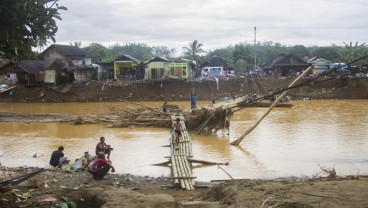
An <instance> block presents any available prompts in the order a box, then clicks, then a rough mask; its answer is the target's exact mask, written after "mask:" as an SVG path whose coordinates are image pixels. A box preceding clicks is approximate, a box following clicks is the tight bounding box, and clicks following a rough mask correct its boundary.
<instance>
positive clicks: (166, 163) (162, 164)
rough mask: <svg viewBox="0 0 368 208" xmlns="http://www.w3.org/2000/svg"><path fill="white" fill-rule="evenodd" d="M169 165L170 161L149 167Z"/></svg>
mask: <svg viewBox="0 0 368 208" xmlns="http://www.w3.org/2000/svg"><path fill="white" fill-rule="evenodd" d="M170 163H171V159H170V160H168V161H166V162H162V163H156V164H151V165H154V166H166V165H168V164H170Z"/></svg>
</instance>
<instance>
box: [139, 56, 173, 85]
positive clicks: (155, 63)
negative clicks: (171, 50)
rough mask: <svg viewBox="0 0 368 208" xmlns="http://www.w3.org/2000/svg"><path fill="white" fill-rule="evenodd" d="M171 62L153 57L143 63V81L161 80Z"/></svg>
mask: <svg viewBox="0 0 368 208" xmlns="http://www.w3.org/2000/svg"><path fill="white" fill-rule="evenodd" d="M169 63H171V60H169V59H167V58H164V57H153V58H150V59H148V60H147V61H145V62H144V64H145V66H146V67H145V73H144V79H153V80H155V79H162V78H164V76H165V75H167V73H168V71H169Z"/></svg>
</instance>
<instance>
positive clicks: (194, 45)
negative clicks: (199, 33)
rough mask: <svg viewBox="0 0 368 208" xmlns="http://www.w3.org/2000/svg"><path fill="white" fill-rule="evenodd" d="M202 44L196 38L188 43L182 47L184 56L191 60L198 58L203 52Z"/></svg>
mask: <svg viewBox="0 0 368 208" xmlns="http://www.w3.org/2000/svg"><path fill="white" fill-rule="evenodd" d="M202 47H203V44H202V43H199V42H198V41H197V40H194V41H193V42H190V43H189V46H188V47H183V50H184V56H185V57H187V58H190V59H191V60H193V61H198V60H199V59H200V56H199V54H201V53H204V52H205V51H204V50H203V49H202Z"/></svg>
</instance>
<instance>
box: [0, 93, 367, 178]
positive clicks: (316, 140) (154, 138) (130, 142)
mask: <svg viewBox="0 0 368 208" xmlns="http://www.w3.org/2000/svg"><path fill="white" fill-rule="evenodd" d="M172 103H173V104H178V105H180V106H181V107H188V106H189V103H188V102H172ZM208 103H209V102H202V103H200V104H202V105H205V104H208ZM141 104H144V105H149V106H155V107H159V106H160V105H162V103H161V102H145V103H141ZM110 105H114V106H117V107H126V106H128V104H127V103H79V104H73V103H69V104H14V103H0V111H10V112H41V113H68V114H89V113H92V112H94V113H105V112H107V111H108V106H110ZM367 105H368V101H367V100H342V101H340V100H328V101H307V102H303V101H297V102H295V107H294V108H278V109H275V110H273V111H272V112H271V113H270V114H269V116H268V117H267V118H266V119H264V121H263V122H262V123H261V124H260V125H259V126H258V127H257V128H256V129H255V130H254V131H253V132H252V133H250V134H249V135H248V136H247V137H246V138H245V139H244V140H243V142H242V143H241V144H240V146H239V147H236V146H230V145H229V140H230V141H233V140H235V139H237V138H238V137H239V136H240V135H241V134H242V133H243V132H244V131H246V130H247V128H249V127H250V126H251V125H252V124H253V122H255V121H256V120H257V119H258V118H259V117H260V116H261V115H262V114H263V113H264V112H265V111H266V109H264V108H263V109H262V108H248V109H244V110H242V111H239V112H237V113H235V115H234V116H233V118H232V121H231V126H230V131H229V135H228V136H223V135H216V136H204V135H192V141H193V154H194V158H195V159H199V160H208V161H214V162H229V163H230V165H229V166H222V168H223V169H224V170H226V172H228V173H229V174H230V175H231V176H232V177H234V178H275V177H286V176H302V175H308V176H310V175H312V174H314V173H317V172H319V171H320V170H319V165H320V166H322V167H325V168H332V167H335V169H336V171H337V174H338V175H339V174H340V175H343V174H344V175H346V174H356V173H357V172H358V171H359V173H360V174H368V152H367V151H366V150H367V148H368V131H367V129H368V108H367V107H366V106H367ZM131 106H134V105H131ZM100 136H105V137H106V141H107V143H108V144H111V145H112V146H113V147H114V150H113V152H112V154H111V159H112V161H113V163H114V165H115V166H116V169H117V172H119V173H131V174H136V175H142V176H144V175H150V176H161V175H165V176H168V175H169V174H170V169H169V168H167V167H157V166H151V165H150V164H154V163H160V162H164V161H166V160H167V159H166V158H165V157H166V156H169V149H168V148H167V147H162V146H164V145H167V144H168V138H169V129H160V128H107V127H105V126H103V125H81V126H74V125H69V124H57V123H32V124H26V123H0V154H1V155H2V156H1V157H0V162H1V164H2V165H6V166H24V165H28V166H42V167H48V160H49V157H50V154H51V152H52V151H53V150H55V149H56V148H57V147H58V146H59V145H64V147H65V151H64V152H65V153H66V155H67V156H68V157H69V158H72V159H74V158H77V157H80V156H81V155H82V154H83V152H85V151H89V152H90V153H91V154H93V153H94V148H95V145H96V144H97V142H98V141H99V137H100ZM36 153H37V154H38V155H43V156H42V157H38V158H33V157H32V155H34V154H36ZM194 175H195V176H197V179H198V180H212V179H229V176H228V175H227V174H226V173H225V172H224V171H222V170H221V169H220V168H218V167H217V166H201V165H195V167H194Z"/></svg>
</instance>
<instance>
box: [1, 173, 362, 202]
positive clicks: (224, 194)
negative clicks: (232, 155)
mask: <svg viewBox="0 0 368 208" xmlns="http://www.w3.org/2000/svg"><path fill="white" fill-rule="evenodd" d="M31 170H32V168H11V169H8V168H3V169H2V172H3V173H2V174H1V175H2V179H4V176H5V175H6V176H7V178H8V179H9V178H10V177H15V176H18V175H20V174H23V173H25V172H27V171H31ZM197 184H199V185H201V188H197V189H196V190H195V191H183V190H180V189H178V188H175V186H174V187H170V186H171V185H172V181H171V179H168V178H164V177H161V178H151V177H149V176H146V177H136V176H132V175H120V174H108V175H107V176H106V178H105V179H103V180H94V179H93V178H92V176H91V175H90V174H89V173H88V172H83V171H82V172H73V173H70V172H66V171H65V170H63V169H59V168H56V169H50V170H46V171H44V172H42V173H40V174H38V175H36V176H34V177H32V178H30V179H28V180H27V181H26V182H22V183H21V184H19V185H15V186H13V187H8V190H7V192H5V193H1V195H0V207H9V208H12V207H61V205H62V204H63V203H69V205H71V204H72V203H75V204H76V205H77V206H76V207H78V208H97V207H103V208H115V207H116V208H120V207H142V208H144V207H173V208H174V207H197V208H199V207H283V208H292V207H295V208H301V207H305V208H307V207H308V208H309V207H354V208H357V207H368V198H367V196H368V190H367V188H366V187H367V186H368V176H353V177H344V178H340V177H338V176H336V175H335V174H331V173H328V172H323V174H322V173H321V174H319V175H318V174H316V175H315V177H314V178H287V179H275V180H232V181H227V182H222V183H216V184H215V183H209V182H206V183H197ZM169 187H170V188H169ZM17 195H18V197H17ZM65 197H67V198H65ZM63 198H64V199H63ZM64 206H65V205H64ZM69 207H73V206H69Z"/></svg>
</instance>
